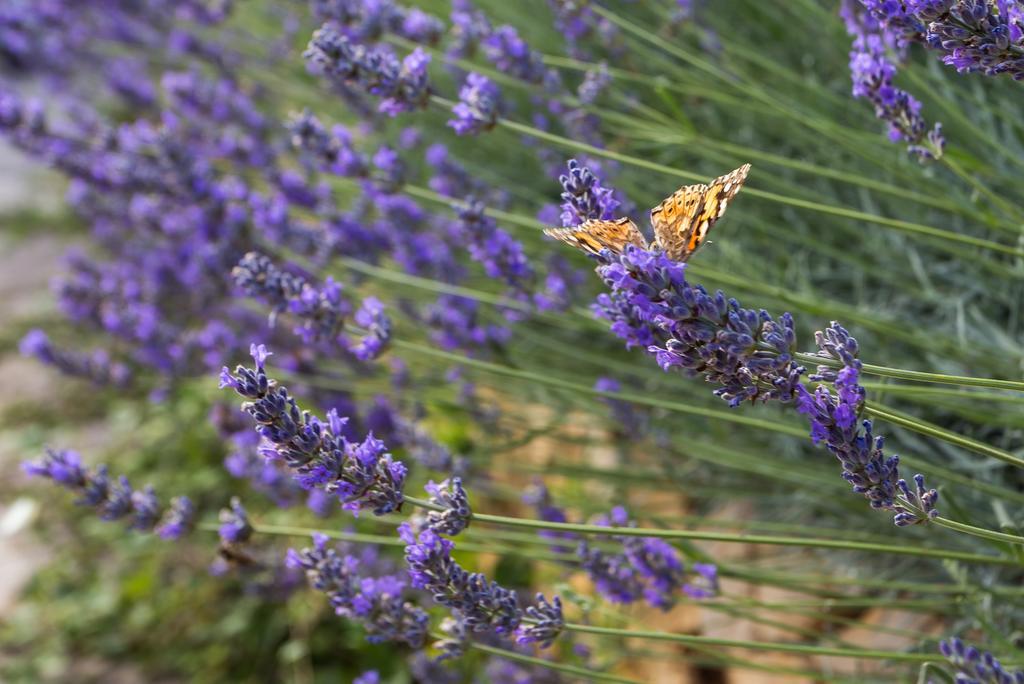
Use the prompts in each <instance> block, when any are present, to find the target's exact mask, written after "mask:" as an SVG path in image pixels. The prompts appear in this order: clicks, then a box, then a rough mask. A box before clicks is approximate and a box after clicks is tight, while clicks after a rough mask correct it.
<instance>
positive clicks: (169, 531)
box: [156, 496, 196, 539]
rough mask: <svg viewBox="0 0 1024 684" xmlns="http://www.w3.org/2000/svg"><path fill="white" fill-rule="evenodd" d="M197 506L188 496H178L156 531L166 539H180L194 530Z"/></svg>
mask: <svg viewBox="0 0 1024 684" xmlns="http://www.w3.org/2000/svg"><path fill="white" fill-rule="evenodd" d="M195 516H196V511H195V506H193V505H192V502H191V501H190V500H189V498H188V497H187V496H176V497H174V498H173V499H171V505H170V507H169V508H168V509H167V511H166V512H165V513H164V517H163V519H161V521H160V524H159V525H157V527H156V533H157V534H159V535H160V536H161V537H162V538H164V539H180V538H181V537H183V536H185V535H186V534H188V533H189V532H191V531H192V527H193V526H194V525H195Z"/></svg>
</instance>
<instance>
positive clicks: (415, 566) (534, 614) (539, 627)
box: [398, 523, 564, 646]
mask: <svg viewBox="0 0 1024 684" xmlns="http://www.w3.org/2000/svg"><path fill="white" fill-rule="evenodd" d="M398 531H399V536H400V537H401V538H402V540H403V541H405V543H406V544H407V546H406V547H405V560H406V563H407V565H408V567H409V575H410V577H412V584H413V586H414V587H417V588H419V589H423V590H424V591H427V592H428V593H430V595H431V596H432V597H433V599H434V601H435V602H437V603H439V604H441V605H443V606H446V607H448V608H450V609H451V610H452V617H453V618H454V619H455V620H456V623H457V624H456V628H455V631H456V632H461V631H463V630H464V631H465V632H467V633H468V632H491V633H495V634H498V635H505V636H511V635H513V634H516V635H517V638H518V639H519V640H521V641H522V642H523V643H530V642H538V643H540V644H541V645H544V646H546V645H548V644H550V643H551V642H552V641H553V640H554V639H555V638H556V637H557V636H558V633H559V632H561V630H562V627H563V625H564V622H563V620H562V614H561V613H562V604H561V602H560V601H559V600H558V599H557V598H556V599H555V600H554V603H550V604H549V603H548V602H547V601H546V600H544V598H543V597H542V596H538V599H537V605H536V607H534V610H533V611H530V609H529V608H527V609H526V612H525V613H524V610H523V609H521V608H520V607H519V599H518V596H517V595H516V592H514V591H512V590H510V589H506V588H505V587H502V586H501V585H500V584H498V583H497V582H495V581H489V580H488V579H487V577H486V576H484V575H483V574H482V573H478V572H473V573H471V572H468V571H466V570H465V569H464V568H463V567H462V566H461V565H459V564H458V563H457V562H456V561H455V560H454V559H453V558H452V551H453V550H454V548H455V543H454V542H452V541H451V540H449V539H445V538H444V537H441V536H440V535H439V534H438V533H437V532H436V531H434V530H432V529H429V528H428V529H424V530H422V531H420V532H419V534H418V535H417V534H416V533H415V532H414V531H413V527H412V525H410V524H409V523H403V524H402V525H401V526H399V528H398ZM524 614H525V615H529V616H530V617H531V618H532V619H531V620H530V621H529V622H526V623H524V622H523V617H524Z"/></svg>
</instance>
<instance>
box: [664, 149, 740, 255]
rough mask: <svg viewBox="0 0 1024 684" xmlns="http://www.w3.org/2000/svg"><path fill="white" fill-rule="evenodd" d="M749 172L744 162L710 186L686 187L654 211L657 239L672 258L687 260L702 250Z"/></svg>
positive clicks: (712, 182)
mask: <svg viewBox="0 0 1024 684" xmlns="http://www.w3.org/2000/svg"><path fill="white" fill-rule="evenodd" d="M749 172H750V164H744V165H743V166H741V167H739V168H738V169H736V170H735V171H732V172H730V173H727V174H725V175H724V176H719V177H718V178H716V179H714V180H713V181H711V182H710V183H709V184H707V185H686V186H683V187H682V188H679V190H677V191H676V192H675V193H674V194H673V195H672V196H671V197H668V198H666V199H665V200H664V201H663V202H662V203H661V204H659V205H658V206H656V207H655V208H654V209H652V210H651V225H652V226H653V227H654V236H655V240H656V241H657V243H658V245H659V246H660V247H661V248H662V249H663V250H664V251H665V254H667V255H668V257H669V258H670V259H674V260H675V261H686V260H687V259H689V258H690V257H691V256H692V255H693V253H694V252H696V251H697V250H698V249H700V246H701V245H702V244H704V241H705V240H706V239H707V235H708V233H709V232H710V231H711V228H712V226H714V225H715V222H716V221H718V219H720V218H722V215H723V214H725V210H726V209H728V208H729V203H730V202H731V201H732V198H733V197H735V196H736V193H738V192H739V191H740V188H742V187H743V183H744V181H746V179H747V174H748V173H749Z"/></svg>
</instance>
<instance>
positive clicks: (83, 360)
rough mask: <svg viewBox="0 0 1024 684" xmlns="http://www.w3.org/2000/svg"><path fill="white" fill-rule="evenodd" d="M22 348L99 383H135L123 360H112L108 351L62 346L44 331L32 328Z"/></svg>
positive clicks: (27, 354) (68, 372)
mask: <svg viewBox="0 0 1024 684" xmlns="http://www.w3.org/2000/svg"><path fill="white" fill-rule="evenodd" d="M19 350H20V351H21V353H22V354H24V355H25V356H33V357H35V358H37V359H39V360H40V361H42V362H43V363H45V364H47V365H50V366H54V367H55V368H58V369H59V370H61V371H62V372H64V373H67V374H68V375H73V376H75V377H79V378H87V379H89V380H91V381H92V382H94V383H96V384H97V385H114V386H117V387H124V386H125V385H127V384H129V383H130V382H131V377H132V374H131V370H129V369H128V367H127V366H125V365H124V364H123V363H118V362H116V361H111V360H110V355H109V354H107V353H106V352H105V351H102V350H97V351H95V352H93V353H92V354H82V353H79V352H73V351H69V350H64V349H59V348H57V347H55V346H54V345H53V343H52V342H51V341H50V338H49V337H47V335H46V333H45V332H43V331H42V330H30V331H29V332H28V333H27V334H26V335H25V337H23V338H22V340H21V344H20V345H19Z"/></svg>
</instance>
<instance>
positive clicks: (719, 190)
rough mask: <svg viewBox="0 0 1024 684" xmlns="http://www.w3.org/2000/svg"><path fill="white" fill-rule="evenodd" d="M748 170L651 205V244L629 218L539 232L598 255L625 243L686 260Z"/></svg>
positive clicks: (746, 167)
mask: <svg viewBox="0 0 1024 684" xmlns="http://www.w3.org/2000/svg"><path fill="white" fill-rule="evenodd" d="M749 172H750V164H744V165H743V166H741V167H739V168H738V169H736V170H735V171H732V172H730V173H727V174H725V175H724V176H719V177H718V178H716V179H714V180H713V181H711V182H710V183H708V184H707V185H704V184H703V183H700V184H698V185H684V186H683V187H681V188H679V189H678V190H676V191H675V192H674V193H672V195H671V196H670V197H666V198H665V199H664V200H663V201H662V202H661V204H659V205H658V206H656V207H654V209H651V226H652V227H653V228H654V241H653V243H652V244H650V245H648V244H647V240H646V239H645V238H644V235H643V233H641V232H640V229H639V228H637V226H636V224H635V223H633V222H632V221H631V220H630V219H628V218H620V219H615V220H612V221H602V220H598V219H589V220H587V221H584V222H583V223H582V224H580V225H578V226H575V227H573V228H548V229H546V230H545V231H544V234H545V235H550V236H551V237H553V238H555V239H556V240H561V241H562V242H564V243H566V244H568V245H572V246H573V247H575V248H577V249H580V250H583V251H584V252H587V253H589V254H600V253H601V250H603V249H609V250H611V251H612V252H614V253H616V254H621V253H622V251H623V250H624V249H626V245H634V246H636V247H639V248H640V249H650V248H651V247H657V248H659V249H661V250H662V251H663V252H665V254H666V256H668V258H670V259H672V260H674V261H686V260H687V259H689V258H690V257H691V256H693V253H694V252H696V251H697V250H698V249H700V246H701V245H703V244H704V242H705V240H706V239H707V236H708V233H709V232H710V231H711V228H712V227H713V226H714V225H715V222H716V221H718V219H720V218H722V215H723V214H725V210H726V209H728V208H729V202H731V201H732V198H733V197H735V196H736V193H738V192H739V191H740V188H742V187H743V183H744V181H746V180H747V174H748V173H749Z"/></svg>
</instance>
